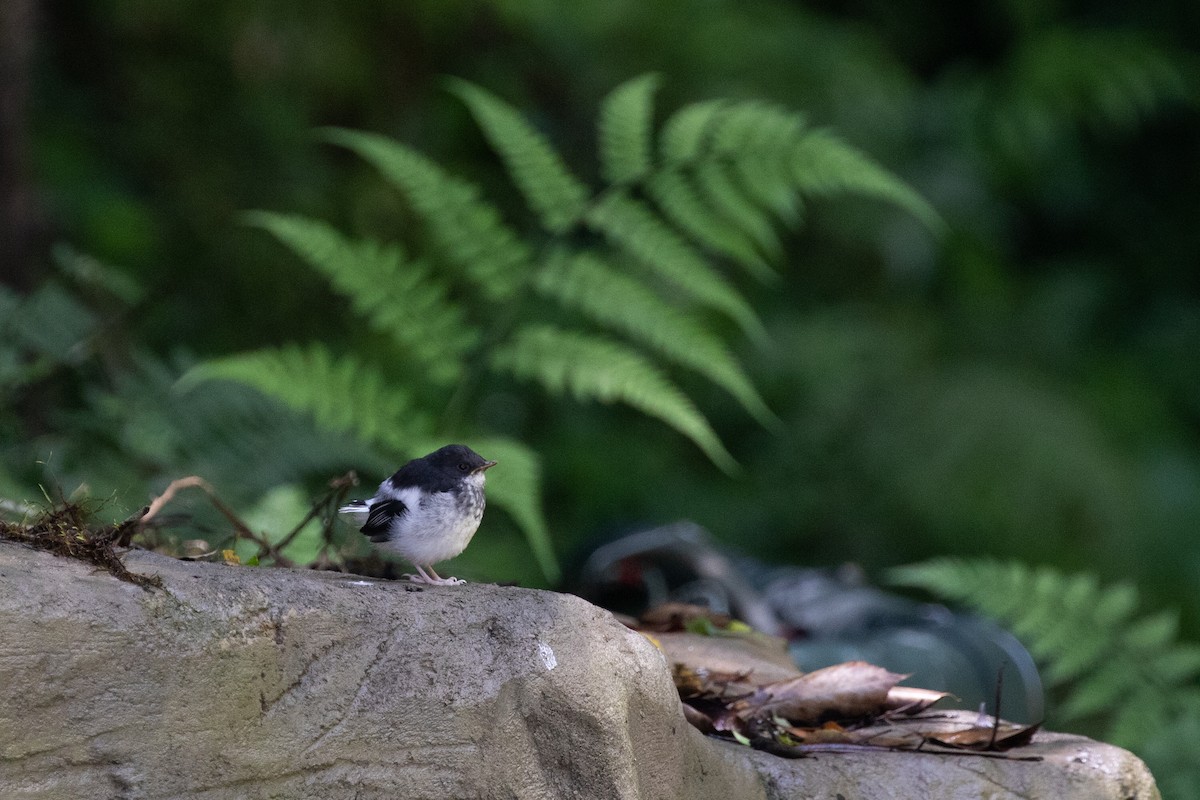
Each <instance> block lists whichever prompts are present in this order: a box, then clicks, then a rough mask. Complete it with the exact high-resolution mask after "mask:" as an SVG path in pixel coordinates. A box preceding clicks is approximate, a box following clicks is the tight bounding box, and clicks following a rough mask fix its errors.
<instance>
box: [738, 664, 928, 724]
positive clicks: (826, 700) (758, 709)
mask: <svg viewBox="0 0 1200 800" xmlns="http://www.w3.org/2000/svg"><path fill="white" fill-rule="evenodd" d="M906 677H907V676H906V675H901V674H899V673H896V672H889V671H888V670H886V669H884V668H883V667H877V666H875V665H874V664H868V663H867V662H865V661H848V662H846V663H845V664H835V665H834V666H832V667H825V668H824V669H819V670H816V671H815V672H810V673H808V674H806V675H801V676H800V677H799V678H792V679H791V680H786V681H780V682H777V683H771V684H767V685H766V686H763V687H762V688H760V689H759V690H758V691H756V692H754V693H753V694H752V695H750V696H749V697H746V698H744V699H742V700H739V701H738V702H736V703H734V704H733V705H732V706H731V708H732V709H733V711H735V712H736V713H737V715H738V716H739V717H741V718H743V719H763V718H768V717H773V716H777V717H782V718H784V719H787V720H791V721H792V722H820V721H822V720H825V719H831V718H834V719H854V718H858V717H867V716H872V715H875V714H879V713H881V712H882V711H883V710H884V708H885V704H886V702H887V696H888V691H889V690H891V689H892V687H894V686H895V685H896V684H897V683H899V682H900V681H902V680H904V678H906Z"/></svg>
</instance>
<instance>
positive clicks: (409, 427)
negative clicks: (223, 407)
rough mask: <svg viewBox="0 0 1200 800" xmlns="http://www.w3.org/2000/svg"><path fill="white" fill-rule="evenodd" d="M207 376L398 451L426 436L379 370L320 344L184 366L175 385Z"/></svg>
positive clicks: (409, 405) (423, 422) (424, 426)
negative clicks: (255, 391)
mask: <svg viewBox="0 0 1200 800" xmlns="http://www.w3.org/2000/svg"><path fill="white" fill-rule="evenodd" d="M210 380H228V381H235V382H237V383H241V384H245V385H247V386H252V387H254V388H255V389H258V390H259V391H261V392H262V393H263V394H267V395H270V396H272V397H274V398H276V399H277V400H279V401H281V402H283V403H284V404H285V405H288V406H290V407H292V408H294V409H296V410H298V411H303V412H305V413H307V414H311V415H312V417H313V418H314V419H315V420H316V422H317V424H318V425H321V426H322V427H325V428H328V429H330V430H335V431H342V432H345V433H350V434H353V435H355V436H357V437H359V438H360V439H362V440H363V441H365V442H368V443H371V444H378V445H384V446H387V447H391V448H394V449H397V450H400V449H403V447H404V444H405V442H408V441H411V440H412V439H414V438H422V437H425V436H427V435H428V432H429V429H430V427H431V426H430V423H429V419H428V417H427V416H426V415H425V414H422V413H420V412H419V411H418V410H417V409H416V407H415V405H414V403H413V401H412V398H411V397H410V396H409V394H408V392H406V391H405V390H403V389H401V388H399V387H396V386H393V385H389V384H388V382H387V381H386V380H385V379H384V376H383V372H382V371H381V370H380V369H379V368H377V367H375V366H373V365H370V364H364V363H361V362H359V361H358V360H357V359H355V358H353V357H351V356H340V357H337V358H335V357H334V356H333V355H332V354H331V353H330V352H329V350H327V349H326V348H325V347H324V346H322V345H320V344H310V345H308V346H307V347H301V346H299V345H288V346H285V347H281V348H279V349H273V350H272V349H269V350H256V351H252V352H248V353H240V354H238V355H234V356H227V357H225V358H217V359H213V360H212V361H206V362H204V363H203V364H200V365H198V366H196V367H193V368H192V369H190V370H188V371H187V372H186V373H185V374H184V375H183V377H181V378H180V379H179V383H178V387H179V388H180V389H181V390H183V391H188V390H190V389H192V388H194V387H195V386H197V385H199V384H200V383H203V382H205V381H210Z"/></svg>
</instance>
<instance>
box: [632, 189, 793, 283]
mask: <svg viewBox="0 0 1200 800" xmlns="http://www.w3.org/2000/svg"><path fill="white" fill-rule="evenodd" d="M646 191H647V193H648V194H649V195H650V197H651V198H652V199H653V200H654V204H655V205H656V206H657V207H658V209H659V211H661V212H662V214H663V216H664V217H666V218H667V219H668V220H669V221H670V222H671V223H672V224H673V225H675V227H677V228H679V229H680V230H681V231H682V232H683V233H684V234H685V235H687V236H689V237H691V239H692V241H694V242H695V243H696V244H698V245H700V246H701V247H706V248H708V249H710V250H713V251H715V252H716V253H718V254H720V255H723V256H726V257H727V258H729V259H730V260H731V261H733V262H734V263H735V264H737V265H739V266H741V267H743V268H744V269H745V270H746V271H747V272H748V273H750V274H751V275H752V276H754V277H755V278H757V279H759V280H761V281H763V282H768V281H772V280H775V279H777V278H778V275H776V274H775V272H774V271H773V270H772V269H771V267H770V265H769V264H768V263H767V261H766V260H765V259H764V258H763V257H762V255H760V254H759V252H758V250H757V249H755V246H754V242H753V241H751V240H750V238H749V237H747V236H746V235H745V234H744V233H743V232H742V231H741V230H739V229H738V228H737V227H735V226H734V225H733V224H731V223H730V222H729V221H728V220H727V219H725V217H723V216H721V215H720V214H718V213H717V212H716V211H715V210H713V209H712V208H711V207H709V206H708V204H707V203H705V202H704V200H703V199H701V197H700V195H699V193H698V192H697V191H696V188H695V187H694V186H693V185H692V183H691V181H690V180H689V178H688V177H687V176H686V175H684V174H683V172H681V171H680V170H674V169H667V170H662V171H660V172H657V173H655V174H654V175H653V176H652V177H651V178H650V179H649V181H647V182H646Z"/></svg>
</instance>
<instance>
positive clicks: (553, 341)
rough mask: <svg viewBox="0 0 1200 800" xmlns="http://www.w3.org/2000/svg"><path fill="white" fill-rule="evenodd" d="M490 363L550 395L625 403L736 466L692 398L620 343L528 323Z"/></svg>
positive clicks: (722, 463)
mask: <svg viewBox="0 0 1200 800" xmlns="http://www.w3.org/2000/svg"><path fill="white" fill-rule="evenodd" d="M492 364H493V366H494V367H495V368H496V369H498V370H500V371H502V372H509V373H511V374H513V375H515V376H517V377H518V378H522V379H526V380H534V381H537V382H538V383H540V384H541V385H542V386H543V387H545V389H546V390H547V391H549V392H550V393H551V394H553V395H567V394H570V395H571V396H573V397H575V398H576V399H577V400H597V401H599V402H602V403H615V402H621V403H625V404H627V405H629V406H632V407H633V408H636V409H638V410H639V411H641V412H643V413H645V414H648V415H650V416H652V417H656V418H658V419H660V420H662V421H663V422H665V423H667V424H668V425H670V426H671V427H672V428H674V429H675V430H677V431H679V432H680V433H682V434H683V435H685V436H687V437H688V438H689V439H691V440H692V441H693V442H694V443H695V444H696V445H697V446H698V447H699V448H700V449H701V450H703V451H704V453H705V454H706V455H707V456H708V457H709V459H711V460H712V462H713V463H714V464H716V465H717V466H718V467H720V468H721V469H722V470H725V471H726V472H730V473H732V472H734V471H735V470H736V469H737V464H736V462H735V461H734V460H733V457H732V456H730V455H729V452H728V451H727V450H726V449H725V446H724V445H722V444H721V440H720V439H719V438H718V437H717V435H716V433H715V432H714V431H713V429H712V427H711V426H710V425H709V424H708V420H706V419H705V418H704V416H703V415H702V414H701V413H700V412H699V411H697V410H696V407H695V406H694V405H693V404H692V401H691V400H689V399H688V398H687V396H686V395H685V394H683V392H681V391H680V390H679V389H678V387H676V386H675V385H674V384H673V383H671V382H670V381H669V380H667V378H666V377H664V376H663V374H662V373H661V372H660V371H659V370H658V369H657V368H655V366H654V365H653V364H651V363H650V362H649V361H647V360H646V359H645V358H643V357H642V356H641V355H639V354H638V353H636V352H634V351H632V350H630V349H629V348H627V347H625V346H623V345H620V344H618V343H616V342H613V341H609V340H607V339H602V338H599V337H595V336H589V335H587V334H583V333H579V332H576V331H565V330H562V329H559V328H555V327H553V326H550V325H530V326H527V327H525V328H521V329H520V330H518V331H517V332H516V334H515V335H514V336H513V338H512V340H511V341H510V342H508V343H506V344H505V345H503V346H501V347H500V348H499V349H497V350H496V352H495V353H494V355H493V359H492Z"/></svg>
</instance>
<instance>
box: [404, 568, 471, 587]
mask: <svg viewBox="0 0 1200 800" xmlns="http://www.w3.org/2000/svg"><path fill="white" fill-rule="evenodd" d="M413 566H414V567H416V568H417V572H419V573H421V574H420V575H419V576H418V575H405V576H404V577H405V578H408V579H409V580H410V581H412V582H413V583H424V584H427V585H429V586H458V585H460V584H463V583H466V581H464V580H462V579H461V578H443V577H441V576H440V575H438V574H437V573H436V572H434V571H433V567H422V566H421V565H420V564H413ZM426 569H428V570H429V572H426V571H425V570H426Z"/></svg>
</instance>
